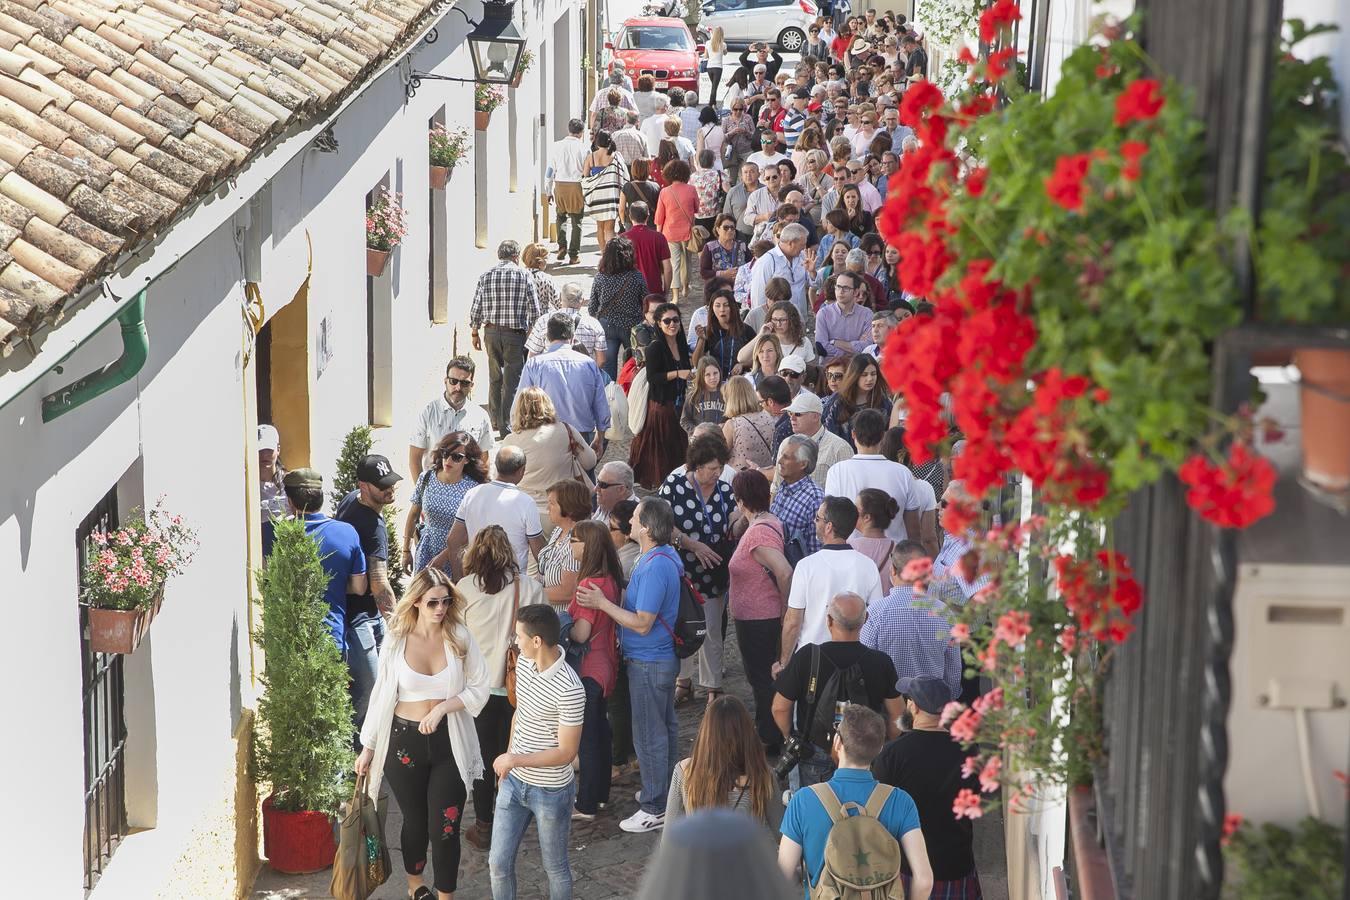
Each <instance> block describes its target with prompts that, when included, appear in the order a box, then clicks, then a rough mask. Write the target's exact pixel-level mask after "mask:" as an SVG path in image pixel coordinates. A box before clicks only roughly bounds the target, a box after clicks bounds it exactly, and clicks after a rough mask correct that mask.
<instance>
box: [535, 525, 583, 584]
mask: <svg viewBox="0 0 1350 900" xmlns="http://www.w3.org/2000/svg"><path fill="white" fill-rule="evenodd" d="M577 569H578V564H577V561H576V558H575V557H574V556H572V532H571V531H570V530H569V531H567V532H566V533H564V532H563V530H562V529H561V528H557V527H555V528H554V529H553V533H552V534H550V535H549V536H548V543H547V544H545V545H544V546H543V547H542V548H540V550H539V574H540V575H541V576H542V577H543V579H544V587H545V588H551V587H556V586H557V585H558V583H559V582H560V581H562V577H563V572H564V571H571V572H575V571H577Z"/></svg>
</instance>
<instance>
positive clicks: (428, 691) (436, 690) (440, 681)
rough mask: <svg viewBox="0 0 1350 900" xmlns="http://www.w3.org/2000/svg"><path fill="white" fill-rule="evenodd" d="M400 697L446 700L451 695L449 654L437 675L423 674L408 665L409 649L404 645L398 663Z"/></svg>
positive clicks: (400, 698)
mask: <svg viewBox="0 0 1350 900" xmlns="http://www.w3.org/2000/svg"><path fill="white" fill-rule="evenodd" d="M397 674H398V699H399V701H400V702H402V701H408V700H444V699H445V698H446V697H448V696H450V659H449V657H448V656H447V657H446V660H445V668H444V669H441V670H440V671H439V672H437V673H436V674H435V675H423V674H422V673H421V672H419V671H417V670H416V669H414V668H413V667H412V666H410V665H408V650H407V647H404V649H403V653H401V654H399V657H398V663H397Z"/></svg>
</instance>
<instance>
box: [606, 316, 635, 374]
mask: <svg viewBox="0 0 1350 900" xmlns="http://www.w3.org/2000/svg"><path fill="white" fill-rule="evenodd" d="M601 324H602V325H604V326H605V374H606V375H608V376H609V380H610V381H616V380H618V377H619V348H620V347H622V348H623V349H624V350H627V351H629V352H631V348H630V347H629V344H628V338H629V334H630V332H628V331H625V330H624V329H622V328H619V327H618V326H616V325H611V324H610V323H609V322H603V321H602V322H601Z"/></svg>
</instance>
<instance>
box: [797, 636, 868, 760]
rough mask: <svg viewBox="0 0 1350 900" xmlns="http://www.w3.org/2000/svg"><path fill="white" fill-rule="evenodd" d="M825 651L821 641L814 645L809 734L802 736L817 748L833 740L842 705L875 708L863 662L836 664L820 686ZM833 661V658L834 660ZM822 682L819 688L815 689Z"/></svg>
mask: <svg viewBox="0 0 1350 900" xmlns="http://www.w3.org/2000/svg"><path fill="white" fill-rule="evenodd" d="M822 652H823V651H822V650H821V649H820V645H819V644H812V645H811V680H810V681H809V682H807V687H806V708H807V709H808V710H809V712H808V713H807V720H806V722H807V733H806V734H805V735H803V737H805V738H806V739H807V740H808V741H810V742H811V743H812V744H814V745H815V746H816V747H819V748H821V749H822V750H823V749H826V748H828V747H829V746H830V742H831V741H832V740H834V729H835V725H836V724H837V722H836V715H837V713H838V712H839V711H841V710H842V707H840V706H839V704H841V703H844V704H847V703H856V704H858V705H859V706H866V707H868V708H869V709H870V708H871V707H872V703H871V698H870V697H869V696H868V693H867V684H866V682H865V681H864V680H863V670H862V665H861V664H860V663H856V662H855V663H854V664H853V665H851V666H848V667H847V668H844V669H841V668H839V667H837V666H836V667H835V670H834V672H833V673H832V674H831V675H830V677H829V678H827V679H825V684H824V685H820V657H821V653H822ZM831 662H833V660H831ZM818 685H820V689H819V691H817V690H816V688H817V686H818Z"/></svg>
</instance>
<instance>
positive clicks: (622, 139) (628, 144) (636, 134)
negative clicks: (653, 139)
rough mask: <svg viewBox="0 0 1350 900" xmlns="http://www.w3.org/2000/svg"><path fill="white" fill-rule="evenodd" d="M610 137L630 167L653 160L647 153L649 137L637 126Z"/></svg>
mask: <svg viewBox="0 0 1350 900" xmlns="http://www.w3.org/2000/svg"><path fill="white" fill-rule="evenodd" d="M610 137H611V138H613V139H614V149H615V150H618V151H619V155H620V156H622V157H623V161H624V162H625V163H627V164H628V165H629V166H631V165H632V164H633V163H635V162H637V161H638V160H639V159H651V154H650V153H648V152H647V137H646V136H645V135H644V134H643V133H642V132H641V131H639V130H638V129H637V127H636V126H634V127H632V128H628V127H626V126H625V127H623V128H620V129H619V130H618V131H616V132H614V133H613V134H612V135H610ZM653 213H655V210H653Z"/></svg>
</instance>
